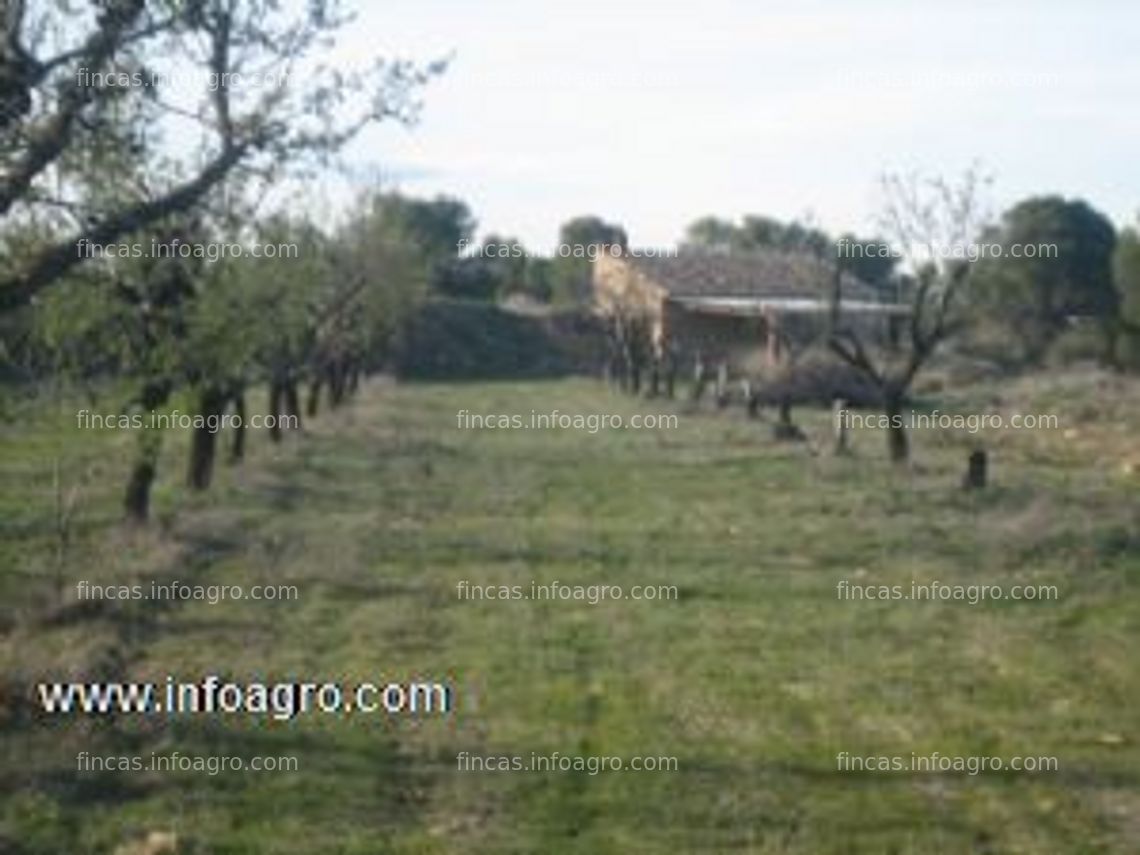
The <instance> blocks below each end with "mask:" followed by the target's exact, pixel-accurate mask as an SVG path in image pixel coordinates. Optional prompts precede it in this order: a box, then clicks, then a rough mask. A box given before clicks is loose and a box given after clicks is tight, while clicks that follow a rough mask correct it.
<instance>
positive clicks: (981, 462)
mask: <svg viewBox="0 0 1140 855" xmlns="http://www.w3.org/2000/svg"><path fill="white" fill-rule="evenodd" d="M987 465H988V459H987V457H986V452H985V450H984V449H981V448H979V449H975V450H974V451H972V452H970V458H969V460H968V461H967V464H966V476H965V477H964V478H963V479H962V487H963V488H964V489H967V490H981V489H982V488H983V487H985V486H986V469H987Z"/></svg>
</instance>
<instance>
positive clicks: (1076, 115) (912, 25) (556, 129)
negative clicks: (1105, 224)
mask: <svg viewBox="0 0 1140 855" xmlns="http://www.w3.org/2000/svg"><path fill="white" fill-rule="evenodd" d="M359 3H360V8H361V12H362V14H361V18H360V22H359V24H358V25H357V26H355V27H354V28H353V31H352V33H351V34H350V36H349V38H348V39H347V40H345V41H343V42H342V44H341V46H340V49H341V50H342V51H343V52H344V53H345V54H346V55H348V56H352V57H355V58H356V59H362V58H365V57H368V56H372V55H377V54H380V53H386V54H388V55H392V54H397V55H401V56H404V57H418V58H423V59H431V58H435V57H439V56H443V55H446V54H449V53H451V52H453V51H454V53H455V59H454V62H453V64H452V66H451V68H450V70H449V71H448V72H447V74H446V75H445V77H443V78H442V79H441V80H439V81H437V82H435V83H433V84H432V85H431V86H430V87H429V88H428V89H427V91H426V92H425V109H424V113H423V118H422V121H421V123H420V124H419V125H418V126H417V127H415V128H414V129H411V130H404V129H402V128H399V127H382V128H377V129H376V130H374V131H371V132H370V133H369V134H368V136H367V137H366V138H363V139H362V140H361V141H360V143H359V145H357V146H356V148H355V150H354V159H356V160H357V161H358V162H360V163H365V164H367V165H368V167H367V168H366V170H365V172H366V173H368V172H370V173H371V174H380V175H383V176H385V177H386V179H387V180H388V181H389V182H390V183H393V182H394V183H395V184H396V185H398V186H399V187H400V188H401V189H403V190H404V191H406V192H408V193H411V194H414V195H434V194H436V193H448V194H451V195H457V196H459V197H461V198H463V199H464V200H465V201H467V203H468V204H469V205H471V206H472V208H473V209H474V211H475V214H476V216H477V217H478V219H479V223H480V233H486V232H487V231H494V232H496V233H499V234H508V235H514V236H517V237H520V238H522V240H523V241H524V243H526V245H527V246H528V247H529V248H530V249H532V250H547V249H549V248H550V246H552V245H553V243H554V241H555V239H556V235H557V230H558V226H559V224H560V223H562V222H563V221H564V220H566V219H568V218H569V217H571V216H573V215H576V214H586V213H594V214H598V215H601V216H603V217H605V218H607V219H611V220H615V221H617V222H620V223H621V224H622V225H624V226H625V227H626V229H627V230H628V231H629V233H630V236H631V239H632V242H633V243H634V244H636V245H641V246H648V245H666V244H671V243H673V242H674V241H675V240H676V239H677V238H678V237H679V236H680V234H681V233H682V231H683V229H684V227H685V226H686V224H688V223H689V222H691V221H692V220H693V219H695V218H697V217H699V216H702V215H704V214H717V215H720V216H726V217H736V216H739V215H741V214H744V213H750V212H755V213H763V214H768V215H772V216H777V217H782V218H791V217H797V216H802V215H804V214H806V213H810V214H811V215H812V216H814V218H815V220H816V221H817V222H818V223H819V224H820V225H822V226H823V227H825V228H828V229H832V230H836V231H838V230H840V229H851V230H854V231H857V232H860V233H865V232H868V231H869V230H871V229H873V224H874V218H875V213H876V211H877V210H879V208H880V201H879V194H878V189H877V187H878V184H877V179H878V176H879V175H881V174H882V173H883V172H884V171H888V170H889V171H906V170H913V169H917V170H921V171H924V172H927V173H932V174H940V175H943V176H947V177H952V176H954V175H957V174H959V173H960V172H961V171H962V170H963V169H964V168H966V167H967V166H968V165H969V164H970V163H971V162H972V161H975V160H976V161H979V162H980V163H981V164H982V166H983V167H984V169H985V170H986V171H987V172H989V173H990V174H991V175H993V177H994V179H995V184H994V186H993V188H992V192H991V201H992V203H993V205H994V207H995V208H997V209H998V210H1000V209H1001V208H1002V207H1004V206H1005V205H1007V204H1009V203H1010V202H1012V201H1016V200H1017V199H1019V198H1021V197H1023V196H1025V195H1028V194H1031V193H1045V192H1056V193H1062V194H1064V195H1067V196H1081V197H1083V198H1085V199H1087V200H1088V201H1089V202H1091V203H1092V204H1093V205H1095V206H1096V207H1098V208H1099V209H1101V210H1102V211H1104V212H1105V213H1107V214H1108V215H1109V216H1111V217H1112V218H1113V219H1115V220H1116V221H1117V222H1118V223H1122V222H1125V221H1131V220H1132V219H1134V217H1135V213H1136V211H1137V210H1138V209H1140V181H1138V180H1137V179H1138V178H1140V148H1138V142H1140V3H1136V2H1134V0H1119V2H1112V0H1102V2H1089V0H1083V1H1082V2H1075V0H1066V2H1046V0H1026V2H1004V3H999V2H989V3H982V2H973V3H971V2H955V3H937V4H934V3H929V4H927V3H923V4H919V3H917V2H909V0H908V2H860V3H854V2H851V0H843V2H840V0H807V2H804V0H796V2H792V3H789V2H780V3H775V2H768V0H735V1H734V0H701V2H693V3H678V2H669V0H665V2H654V3H642V2H618V0H614V2H595V0H575V2H572V3H561V2H549V0H543V2H536V0H526V1H525V2H508V1H507V0H480V2H469V0H414V2H399V3H392V2H372V0H359ZM919 5H921V6H923V7H924V8H922V9H918V8H915V7H916V6H919ZM934 7H937V8H934Z"/></svg>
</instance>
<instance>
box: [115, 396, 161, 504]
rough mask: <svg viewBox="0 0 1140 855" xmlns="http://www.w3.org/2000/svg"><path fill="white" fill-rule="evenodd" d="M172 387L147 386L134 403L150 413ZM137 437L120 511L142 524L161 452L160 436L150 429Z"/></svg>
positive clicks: (159, 405)
mask: <svg viewBox="0 0 1140 855" xmlns="http://www.w3.org/2000/svg"><path fill="white" fill-rule="evenodd" d="M170 392H171V384H170V383H169V382H167V381H156V382H150V383H147V384H145V385H144V386H143V388H142V392H141V393H140V394H139V397H138V398H137V402H138V403H139V404H141V405H142V408H143V409H144V410H145V411H146V412H148V413H153V412H154V411H155V410H157V409H158V408H159V407H161V406H162V405H163V404H165V403H166V401H167V400H168V399H169V398H170ZM141 430H142V432H141V433H140V434H139V435H138V452H137V453H136V456H135V463H134V466H133V467H132V469H131V477H130V479H129V480H128V481H127V490H126V494H125V495H124V496H123V509H124V510H125V511H126V512H127V519H129V520H131V521H132V522H136V523H145V522H146V521H147V519H148V518H149V517H150V492H151V487H152V486H153V485H154V479H155V477H156V476H157V474H158V454H159V451H160V450H161V449H162V434H161V433H159V432H157V431H154V430H152V429H150V428H142V429H141Z"/></svg>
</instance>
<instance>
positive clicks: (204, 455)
mask: <svg viewBox="0 0 1140 855" xmlns="http://www.w3.org/2000/svg"><path fill="white" fill-rule="evenodd" d="M225 406H226V396H225V395H224V394H223V393H222V392H221V391H220V390H219V389H217V388H215V387H209V388H206V389H203V390H202V391H201V392H200V393H199V395H198V415H200V416H202V417H203V420H204V421H205V424H203V425H202V426H201V427H195V428H194V434H193V436H192V437H191V438H190V469H189V472H188V473H187V477H186V482H187V484H188V485H189V486H190V487H191V489H194V490H205V489H206V488H207V487H209V486H210V480H211V478H212V477H213V475H214V459H215V457H216V456H217V450H218V430H219V429H220V428H219V423H220V420H221V417H222V413H223V412H224V411H225ZM211 422H213V424H214V427H213V428H211V427H210V423H211Z"/></svg>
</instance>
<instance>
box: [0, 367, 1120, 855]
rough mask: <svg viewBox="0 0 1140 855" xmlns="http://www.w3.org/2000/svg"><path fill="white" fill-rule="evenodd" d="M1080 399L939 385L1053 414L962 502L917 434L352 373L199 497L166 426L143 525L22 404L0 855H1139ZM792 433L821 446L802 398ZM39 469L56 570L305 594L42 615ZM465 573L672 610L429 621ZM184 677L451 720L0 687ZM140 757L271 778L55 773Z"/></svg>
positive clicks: (608, 609)
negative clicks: (70, 540) (340, 391)
mask: <svg viewBox="0 0 1140 855" xmlns="http://www.w3.org/2000/svg"><path fill="white" fill-rule="evenodd" d="M1098 382H1099V381H1098ZM1104 382H1109V383H1114V384H1118V386H1116V387H1113V389H1112V390H1109V392H1106V391H1105V390H1104V389H1103V388H1098V387H1097V386H1096V385H1095V384H1090V383H1083V384H1082V383H1077V382H1069V383H1068V385H1065V384H1064V383H1061V384H1060V385H1057V384H1049V383H1040V382H1037V383H1023V384H1020V385H1018V386H1014V387H1009V388H1002V389H972V390H967V391H966V392H963V393H961V395H960V398H959V400H960V401H962V402H965V403H966V404H971V405H976V404H977V403H978V402H983V401H989V400H991V399H992V397H993V395H994V394H1000V395H1003V396H1005V404H1006V405H1009V406H1012V407H1013V408H1014V409H1013V410H1012V411H1017V412H1033V411H1037V412H1041V411H1043V410H1041V409H1040V407H1041V406H1046V405H1047V406H1048V407H1049V408H1050V409H1049V411H1051V412H1052V411H1056V412H1058V413H1060V414H1062V420H1063V426H1065V427H1068V425H1069V422H1070V421H1071V422H1072V424H1073V426H1074V427H1075V428H1077V429H1078V431H1079V434H1078V435H1069V436H1066V435H1064V433H1063V432H1057V431H1054V432H1052V433H1044V432H1038V433H1032V434H1030V433H1020V434H1017V433H1012V432H1004V433H1002V434H1000V435H990V436H987V437H986V440H987V442H988V444H989V446H990V447H991V448H992V449H994V453H993V458H994V459H993V479H994V483H993V485H992V486H991V488H990V489H988V490H987V491H985V492H983V493H980V494H973V495H969V494H965V493H963V492H962V491H961V490H959V489H958V488H957V483H958V479H959V477H960V475H961V472H962V469H963V467H964V458H965V453H966V450H967V449H968V448H969V447H970V446H971V444H972V442H973V441H974V440H975V439H976V438H975V437H970V436H967V435H952V434H934V433H915V434H914V435H913V437H912V439H913V441H914V454H915V466H914V467H912V468H911V469H910V470H906V471H897V470H893V469H892V468H891V467H889V466H888V465H887V464H886V463H885V462H884V460H883V456H884V455H883V448H882V438H881V437H880V436H877V435H871V433H870V432H867V433H860V434H858V435H857V436H856V437H855V448H856V455H855V456H854V457H853V458H850V459H834V458H832V457H830V456H828V455H826V454H822V453H821V454H819V455H812V454H810V453H809V451H808V450H807V449H805V448H804V447H803V446H801V445H794V444H793V445H788V444H779V443H775V442H773V441H772V440H771V439H770V438H769V433H768V430H767V428H766V426H764V425H763V424H756V423H750V422H748V421H746V420H745V419H743V418H742V417H741V416H740V415H739V414H737V413H731V414H712V413H700V414H684V415H682V418H681V421H680V427H679V428H677V429H675V430H666V431H655V432H653V431H643V432H635V431H607V432H602V433H599V434H596V435H590V434H588V433H582V432H575V431H461V430H459V429H457V427H456V413H457V411H458V410H460V409H464V408H466V409H469V410H472V411H476V412H483V413H486V412H496V413H522V414H527V413H529V412H530V411H531V410H532V409H533V410H536V411H539V412H549V411H550V410H553V409H558V410H560V411H561V412H564V413H575V412H586V413H588V412H616V413H621V414H623V415H626V416H628V415H630V414H632V413H633V412H637V411H642V412H644V411H647V410H650V409H661V410H667V411H670V412H683V411H684V409H685V408H684V407H683V406H682V405H680V404H678V405H674V406H673V407H672V409H670V406H669V405H667V404H664V403H662V404H660V405H655V404H651V403H648V402H644V401H634V400H631V399H628V398H622V397H619V396H617V395H614V394H612V393H610V392H608V391H607V390H605V389H604V388H603V387H601V386H600V385H598V384H596V383H593V382H590V381H585V380H573V381H559V382H549V383H509V384H508V383H504V384H474V385H431V386H397V385H392V384H387V383H375V384H371V385H369V386H367V387H366V388H365V390H364V391H363V393H362V396H361V397H360V398H359V399H358V400H357V401H356V402H355V403H354V404H353V405H352V406H351V408H349V409H345V410H342V411H340V412H338V413H335V414H331V415H325V416H322V417H321V418H320V419H319V420H317V421H315V422H313V423H311V425H309V426H308V427H307V428H306V432H305V434H304V435H303V436H300V437H297V436H294V437H290V438H289V439H288V440H287V442H286V443H284V444H283V445H282V446H280V447H271V446H269V445H267V443H266V440H265V438H264V437H263V436H254V437H251V442H252V444H253V448H252V450H251V457H250V459H249V460H248V461H247V462H246V464H245V465H244V466H243V467H241V468H240V469H223V470H221V472H220V478H219V483H218V484H217V485H216V486H215V488H214V489H213V490H212V491H211V492H210V493H208V494H206V495H202V496H187V495H186V494H184V492H183V491H182V490H181V488H180V487H179V486H178V483H177V482H178V480H179V479H180V477H181V475H182V468H183V460H182V457H181V454H182V452H183V451H184V445H185V438H184V437H174V436H172V437H171V440H172V442H171V443H170V446H169V447H168V449H167V452H168V453H167V454H166V456H165V457H164V463H163V465H164V480H163V482H162V483H161V484H160V489H159V494H158V517H159V521H158V522H157V523H156V524H155V526H153V528H152V530H151V531H147V532H136V531H131V530H128V529H125V528H122V527H120V526H118V525H117V524H116V523H115V520H116V518H117V500H118V490H119V489H120V487H121V484H120V483H119V482H121V480H122V478H123V477H124V476H125V467H126V463H125V459H124V455H125V454H126V453H127V452H128V451H129V449H130V445H129V441H128V438H126V437H122V436H115V435H110V434H104V435H98V436H92V435H86V436H83V437H77V436H75V435H74V432H71V431H68V430H66V428H62V427H59V425H60V424H65V422H66V420H64V422H59V423H56V422H53V421H52V420H50V419H48V417H47V416H46V415H44V414H43V413H42V411H40V410H34V411H29V414H28V419H36V418H39V419H41V421H39V422H36V423H35V424H36V429H35V430H33V429H32V424H31V422H29V421H25V422H23V423H21V424H13V425H10V426H9V427H7V428H5V429H4V437H3V438H4V445H3V452H2V453H0V483H2V484H3V496H4V498H3V500H2V501H3V509H4V523H3V525H4V532H5V534H4V546H3V552H2V553H0V554H2V557H3V565H0V566H2V567H3V570H4V579H3V580H2V583H0V584H2V586H3V587H2V588H0V590H3V592H4V594H5V599H4V602H5V606H4V625H5V626H6V628H7V629H6V633H5V635H3V636H0V650H2V651H3V663H4V664H3V669H4V670H3V673H4V674H5V683H4V690H5V695H4V696H3V697H0V702H2V704H3V706H0V751H2V754H0V758H2V766H0V769H2V773H3V778H2V780H3V783H2V784H0V787H2V789H0V798H2V801H3V806H2V807H0V822H2V823H3V824H2V825H0V850H5V851H7V850H8V849H10V850H11V851H16V852H36V853H39V852H44V853H47V852H64V851H66V852H112V851H114V850H115V848H116V847H118V846H120V845H122V844H123V843H124V842H126V841H130V840H133V839H136V838H139V837H142V836H144V835H145V834H146V832H148V831H153V830H162V831H174V832H176V833H177V835H178V838H179V841H180V847H181V848H180V850H179V851H182V852H217V853H247V852H248V853H252V852H280V853H302V852H329V853H375V852H397V853H411V852H426V853H435V852H439V853H443V852H471V853H475V852H485V853H499V852H520V853H521V852H544V853H571V852H574V853H577V852H581V853H607V852H612V853H663V852H694V853H698V852H699V853H706V852H749V853H803V854H804V855H823V853H914V855H918V853H922V854H923V855H928V853H943V852H945V853H963V852H977V853H998V852H1002V853H1005V852H1018V853H1062V852H1063V853H1100V852H1121V853H1123V852H1137V851H1140V843H1138V841H1140V747H1138V743H1140V730H1138V728H1137V723H1138V720H1140V719H1138V716H1137V710H1138V709H1140V669H1138V668H1137V667H1136V663H1137V650H1138V649H1140V646H1138V640H1140V598H1138V597H1137V592H1138V583H1140V479H1138V478H1137V477H1136V476H1135V475H1131V474H1129V473H1128V472H1126V471H1123V470H1122V469H1121V466H1120V464H1121V461H1122V458H1123V457H1126V456H1127V455H1128V454H1130V453H1134V452H1135V451H1136V447H1135V438H1136V436H1137V435H1138V429H1140V390H1138V389H1137V386H1136V384H1135V383H1134V382H1133V383H1128V382H1126V381H1118V380H1111V381H1108V380H1106V381H1104ZM948 400H951V401H952V400H954V397H953V396H948ZM1035 405H1036V406H1038V409H1037V410H1034V409H1032V408H1033V407H1034V406H1035ZM1090 408H1092V409H1093V412H1092V414H1091V415H1090ZM37 414H38V415H37ZM797 417H798V418H799V419H800V420H801V422H802V424H803V425H804V427H805V428H806V429H807V431H808V432H809V434H811V435H812V436H813V437H814V438H815V444H816V446H817V447H822V446H823V445H824V438H825V437H826V435H827V432H828V424H827V418H828V416H827V414H825V413H823V412H815V411H812V412H809V411H801V412H799V413H798V414H797ZM53 425H55V426H54V427H53ZM1090 435H1091V436H1092V438H1091V439H1089V438H1088V437H1089V436H1090ZM54 449H63V450H64V452H65V453H66V455H67V457H68V469H67V471H69V472H73V471H76V470H77V468H78V467H79V465H80V464H79V463H78V462H77V461H81V460H83V459H88V460H95V461H102V462H103V465H104V470H105V473H106V474H104V475H103V476H102V477H100V478H96V479H94V480H93V482H92V484H91V486H90V488H89V489H88V490H87V491H86V492H85V493H84V494H83V497H82V499H81V504H80V506H79V511H78V515H77V521H76V539H75V542H74V544H73V546H72V548H71V551H70V553H69V554H68V556H67V558H66V562H65V568H64V575H65V577H66V578H67V579H68V580H72V581H73V580H77V579H90V580H93V581H104V582H105V581H107V580H110V579H134V578H152V577H154V578H160V579H174V578H177V579H180V580H183V581H194V582H196V583H200V584H210V583H223V582H224V583H227V584H243V585H246V586H247V587H248V586H249V585H252V584H256V583H257V582H267V581H272V582H277V583H284V584H295V585H297V586H298V587H299V589H300V599H299V600H298V601H297V602H291V603H275V604H266V603H256V602H243V603H220V604H217V605H209V604H206V603H188V604H182V605H179V606H177V607H168V608H155V607H154V605H153V604H146V603H144V604H137V603H135V604H125V605H118V606H109V607H107V608H105V609H103V610H102V611H99V612H96V613H93V614H89V615H87V616H84V617H75V616H72V617H71V618H70V619H60V618H59V615H60V612H59V610H58V609H56V608H55V607H54V606H53V605H52V596H53V593H52V592H53V585H52V584H51V581H50V578H46V576H47V575H48V573H49V570H50V567H51V562H52V560H53V559H52V539H51V537H50V508H51V490H50V483H51V482H50V472H51V465H50V463H51V455H52V454H53V453H54V451H53V450H54ZM464 579H466V580H469V581H471V582H472V583H475V584H484V585H485V584H516V583H519V584H523V585H529V583H530V581H531V580H535V581H537V582H539V583H546V582H550V581H552V580H558V581H560V582H563V583H575V584H591V583H597V584H621V585H624V586H626V587H627V588H628V587H629V586H632V585H635V584H665V585H676V586H677V587H678V589H679V592H680V597H679V599H678V600H676V601H667V602H653V603H648V602H641V603H635V602H630V601H625V602H612V601H611V602H603V603H599V604H597V605H589V604H588V603H573V602H528V601H523V602H510V603H501V602H487V601H484V602H470V601H468V602H463V601H460V600H458V599H457V598H456V595H455V586H456V583H457V582H459V581H460V580H464ZM842 579H849V580H852V581H859V582H861V583H864V584H867V583H879V584H903V585H904V586H909V584H910V580H911V579H916V580H918V581H924V582H925V581H931V580H936V579H937V580H941V581H944V582H958V583H962V584H968V583H986V584H1002V585H1007V586H1008V585H1013V584H1055V585H1057V586H1058V587H1059V589H1060V591H1061V599H1060V600H1059V601H1058V602H1044V603H1011V602H996V603H995V602H989V603H982V604H978V605H969V604H964V603H949V602H948V603H931V602H923V603H915V602H894V603H884V602H849V601H848V602H844V601H840V600H837V598H836V593H835V590H836V584H837V582H838V581H840V580H842ZM64 614H66V612H64ZM53 615H54V619H53ZM209 672H224V673H227V674H231V675H234V676H235V677H240V678H243V679H254V678H256V677H257V676H264V675H274V676H284V675H296V676H297V677H304V678H312V679H316V680H324V679H344V680H351V679H375V678H376V677H393V678H398V679H407V678H409V677H414V676H430V677H446V678H447V679H449V680H451V681H452V682H453V684H454V686H455V687H456V690H457V698H458V708H457V709H456V711H455V712H454V713H453V714H452V715H450V716H448V717H446V718H427V719H424V720H418V721H417V720H410V719H407V718H393V719H391V720H381V719H378V718H368V719H365V718H362V717H355V718H349V719H341V718H335V717H330V716H310V717H306V718H304V719H300V720H297V721H295V722H292V723H289V724H286V725H280V724H275V725H272V726H265V725H263V724H260V723H256V722H251V721H246V720H238V719H233V718H227V719H222V720H218V719H212V718H211V717H208V716H199V717H192V718H190V719H189V720H181V721H178V722H172V721H166V720H154V721H146V722H138V721H125V720H121V719H120V720H119V721H118V722H116V723H114V724H108V723H92V722H83V721H76V720H73V719H61V718H57V719H55V720H45V719H43V718H42V717H36V716H34V715H31V714H30V713H29V712H27V709H26V707H27V705H26V704H23V705H21V703H20V701H19V696H20V693H24V695H25V696H26V693H27V691H28V688H29V686H30V685H31V684H33V683H34V681H36V680H38V679H44V678H45V677H48V676H50V675H55V676H54V678H55V679H58V678H59V677H61V676H62V675H64V674H72V673H73V674H77V675H81V674H88V673H107V674H112V673H113V674H116V675H126V676H125V677H122V678H125V679H147V678H149V677H151V676H157V677H159V678H161V677H162V675H165V674H167V673H174V674H178V675H181V676H184V677H187V678H190V677H193V676H196V675H200V674H204V673H209ZM173 749H177V750H180V751H181V752H183V753H184V754H240V755H244V756H252V755H256V754H261V755H293V756H296V757H297V758H298V759H299V762H300V765H301V771H300V773H295V774H288V773H278V774H262V775H255V774H250V773H244V774H242V773H228V774H225V775H219V776H216V777H211V776H209V775H205V774H194V773H186V774H158V775H145V774H139V773H124V774H117V775H111V774H108V775H101V776H100V775H94V774H84V775H80V774H77V773H76V772H75V755H76V753H77V752H78V751H82V750H87V751H91V752H93V753H97V754H139V755H146V754H148V753H149V752H150V751H169V750H173ZM460 751H469V752H472V753H473V754H481V755H489V754H495V755H501V754H509V755H523V756H528V755H530V753H531V752H536V753H540V754H541V753H551V752H555V751H557V752H561V753H562V754H564V755H585V754H588V755H608V756H619V757H623V758H629V757H633V756H636V755H653V756H658V755H671V756H676V757H677V758H678V762H679V770H678V771H676V772H656V773H640V774H636V773H628V772H627V773H615V772H606V773H602V774H599V775H596V776H591V775H589V774H586V773H574V772H556V773H521V772H484V773H479V772H466V773H462V772H458V771H456V768H455V766H456V764H455V757H456V754H457V753H458V752H460ZM841 751H846V752H849V753H850V754H854V755H899V756H903V757H909V755H910V754H911V753H915V754H929V753H932V752H935V751H937V752H939V753H941V754H942V755H986V756H999V757H1005V758H1009V757H1013V756H1017V755H1034V756H1037V755H1052V756H1056V757H1057V758H1058V759H1059V763H1060V769H1059V771H1056V772H1048V773H1038V774H1013V773H983V774H980V775H977V776H970V775H966V774H931V773H909V772H895V773H874V772H865V773H856V772H841V771H838V770H837V768H836V755H837V754H838V753H839V752H841ZM5 847H7V849H6V848H5Z"/></svg>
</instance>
